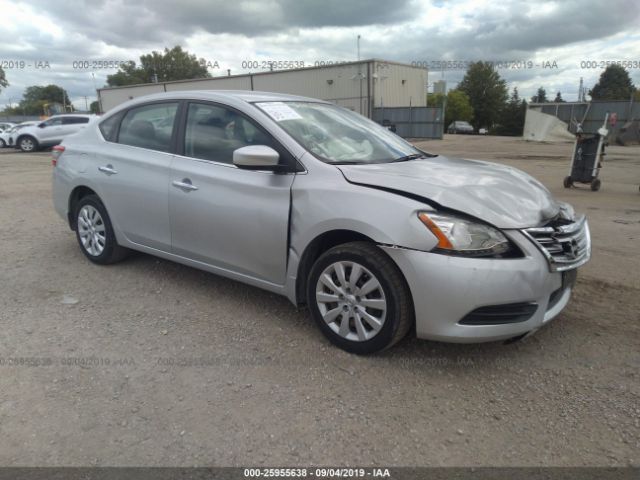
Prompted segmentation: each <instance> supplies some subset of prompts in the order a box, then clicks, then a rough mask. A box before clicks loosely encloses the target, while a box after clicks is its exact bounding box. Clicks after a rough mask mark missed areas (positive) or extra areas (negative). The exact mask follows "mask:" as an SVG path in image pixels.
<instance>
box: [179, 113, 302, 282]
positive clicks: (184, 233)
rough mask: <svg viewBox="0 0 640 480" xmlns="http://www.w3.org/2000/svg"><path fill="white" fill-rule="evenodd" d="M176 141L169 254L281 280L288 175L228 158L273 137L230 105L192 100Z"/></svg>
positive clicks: (287, 203)
mask: <svg viewBox="0 0 640 480" xmlns="http://www.w3.org/2000/svg"><path fill="white" fill-rule="evenodd" d="M181 140H183V142H184V144H183V147H182V148H180V147H179V149H180V150H181V151H182V153H183V155H176V157H175V158H174V160H173V163H172V167H171V183H170V187H169V215H170V218H171V237H172V238H171V242H172V251H173V253H175V254H177V255H180V256H184V257H187V258H190V259H193V260H198V261H201V262H204V263H207V264H209V265H213V266H215V267H218V268H220V269H223V270H227V271H230V272H234V273H238V274H241V275H247V276H250V277H253V278H257V279H260V280H264V281H268V282H271V283H274V284H277V285H282V284H284V280H285V274H286V261H287V240H288V228H289V206H290V190H291V184H292V183H293V178H294V175H292V174H276V173H273V172H266V171H255V170H243V169H240V168H237V167H236V166H235V165H233V162H232V160H233V151H234V150H235V149H237V148H240V147H243V146H247V145H269V146H272V147H276V145H275V140H274V139H273V138H272V137H271V136H270V135H269V134H268V133H266V131H264V130H262V129H261V128H258V127H257V126H256V124H255V123H254V122H253V121H251V120H249V119H248V118H247V117H245V116H244V115H242V114H240V113H238V112H237V111H235V110H233V109H230V108H227V107H224V106H221V105H217V104H207V103H196V102H193V103H190V104H188V109H187V114H186V121H185V128H184V138H183V139H181ZM278 148H281V147H278ZM278 148H276V149H278Z"/></svg>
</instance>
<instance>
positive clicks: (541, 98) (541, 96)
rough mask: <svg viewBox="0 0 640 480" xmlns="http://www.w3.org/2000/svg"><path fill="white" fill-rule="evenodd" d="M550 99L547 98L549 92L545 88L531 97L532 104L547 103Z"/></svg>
mask: <svg viewBox="0 0 640 480" xmlns="http://www.w3.org/2000/svg"><path fill="white" fill-rule="evenodd" d="M548 101H549V99H548V98H547V91H546V90H545V89H544V87H540V88H538V91H537V92H536V94H535V95H534V96H533V97H531V103H547V102H548Z"/></svg>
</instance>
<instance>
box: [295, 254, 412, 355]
mask: <svg viewBox="0 0 640 480" xmlns="http://www.w3.org/2000/svg"><path fill="white" fill-rule="evenodd" d="M336 262H355V263H357V264H359V265H361V266H362V267H364V268H365V269H367V270H369V272H370V273H371V274H373V275H374V276H375V278H376V279H377V280H378V282H379V284H380V286H381V288H382V291H383V293H384V298H385V301H386V313H385V318H384V322H383V323H382V327H381V328H380V330H379V331H378V332H377V333H376V334H375V336H373V337H372V338H370V339H368V340H362V341H357V340H350V339H348V338H344V337H343V336H341V335H339V334H338V333H337V332H335V331H334V330H333V329H332V327H330V326H329V324H327V322H325V321H324V319H323V317H322V314H321V312H320V307H319V306H318V301H317V299H316V288H317V284H318V280H319V278H320V275H321V274H322V273H323V272H324V271H325V269H327V268H329V267H330V266H331V265H333V264H335V263H336ZM351 271H353V270H351ZM363 275H364V276H365V278H364V279H363V280H361V281H362V282H364V281H365V280H366V279H367V276H366V275H367V274H366V273H364V274H363ZM350 276H351V273H349V277H350ZM360 278H362V277H360ZM349 280H350V278H349ZM360 286H361V285H360ZM355 298H359V297H355ZM307 304H308V306H309V310H311V314H312V316H313V318H314V320H315V322H316V323H317V324H318V327H319V328H320V330H321V331H322V333H323V334H324V335H325V336H326V337H327V338H328V339H329V340H330V341H331V343H333V344H334V345H336V346H338V347H340V348H342V349H343V350H346V351H347V352H351V353H356V354H361V355H365V354H370V353H375V352H379V351H381V350H384V349H386V348H389V347H391V346H393V345H394V344H396V343H397V342H399V341H400V340H401V339H402V338H403V337H405V336H406V334H407V333H408V332H409V330H410V329H411V327H412V326H413V324H414V309H413V302H412V300H411V294H410V293H409V287H408V285H407V282H406V281H405V279H404V277H403V275H402V273H401V272H400V270H399V269H398V267H397V266H396V264H395V263H394V262H393V261H392V260H391V259H390V258H389V257H388V256H387V255H386V254H385V253H384V252H383V251H382V250H380V249H379V248H378V247H376V246H375V245H373V244H371V243H367V242H352V243H346V244H343V245H338V246H336V247H333V248H332V249H330V250H328V251H326V252H325V253H324V254H322V255H321V256H320V258H318V260H316V262H315V264H314V265H313V267H312V268H311V272H310V273H309V277H308V282H307ZM336 307H337V305H336ZM345 308H346V307H345ZM353 308H354V309H358V308H360V309H364V310H366V311H368V312H371V310H370V309H368V308H366V307H353ZM374 311H375V309H374ZM339 315H340V318H341V323H342V322H343V321H345V320H343V319H342V318H343V317H342V314H339ZM354 315H355V314H354ZM336 320H337V319H336ZM352 321H353V322H355V320H353V319H351V320H347V322H349V325H351V322H352ZM331 323H335V324H336V325H335V328H338V325H337V321H336V322H331ZM353 330H355V326H353ZM353 330H352V332H353V334H354V335H355V334H356V332H355V331H353Z"/></svg>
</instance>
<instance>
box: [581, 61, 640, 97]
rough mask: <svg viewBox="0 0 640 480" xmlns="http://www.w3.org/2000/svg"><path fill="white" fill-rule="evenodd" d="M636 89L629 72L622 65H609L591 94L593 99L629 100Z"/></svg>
mask: <svg viewBox="0 0 640 480" xmlns="http://www.w3.org/2000/svg"><path fill="white" fill-rule="evenodd" d="M635 91H636V88H635V87H634V85H633V82H632V81H631V77H629V72H627V70H626V69H625V68H624V67H622V66H621V65H609V66H608V67H607V68H606V69H605V70H604V72H602V74H601V75H600V79H599V80H598V83H596V84H595V85H594V86H593V88H592V89H591V90H589V95H591V99H592V100H629V98H631V96H632V95H633V94H634V93H635Z"/></svg>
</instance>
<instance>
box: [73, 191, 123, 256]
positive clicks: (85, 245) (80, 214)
mask: <svg viewBox="0 0 640 480" xmlns="http://www.w3.org/2000/svg"><path fill="white" fill-rule="evenodd" d="M75 219H76V238H77V239H78V244H79V245H80V249H81V250H82V253H84V254H85V256H86V257H87V258H88V259H89V260H91V261H92V262H93V263H98V264H101V265H107V264H110V263H115V262H118V261H120V260H122V259H123V258H124V257H125V256H126V255H127V252H128V250H127V249H126V248H123V247H121V246H120V245H118V242H117V241H116V237H115V234H114V232H113V227H112V225H111V220H110V219H109V215H108V214H107V210H106V209H105V208H104V205H103V204H102V202H101V201H100V199H99V198H98V197H97V196H96V195H87V196H86V197H82V198H81V199H80V200H79V201H78V203H77V204H76V208H75Z"/></svg>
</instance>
